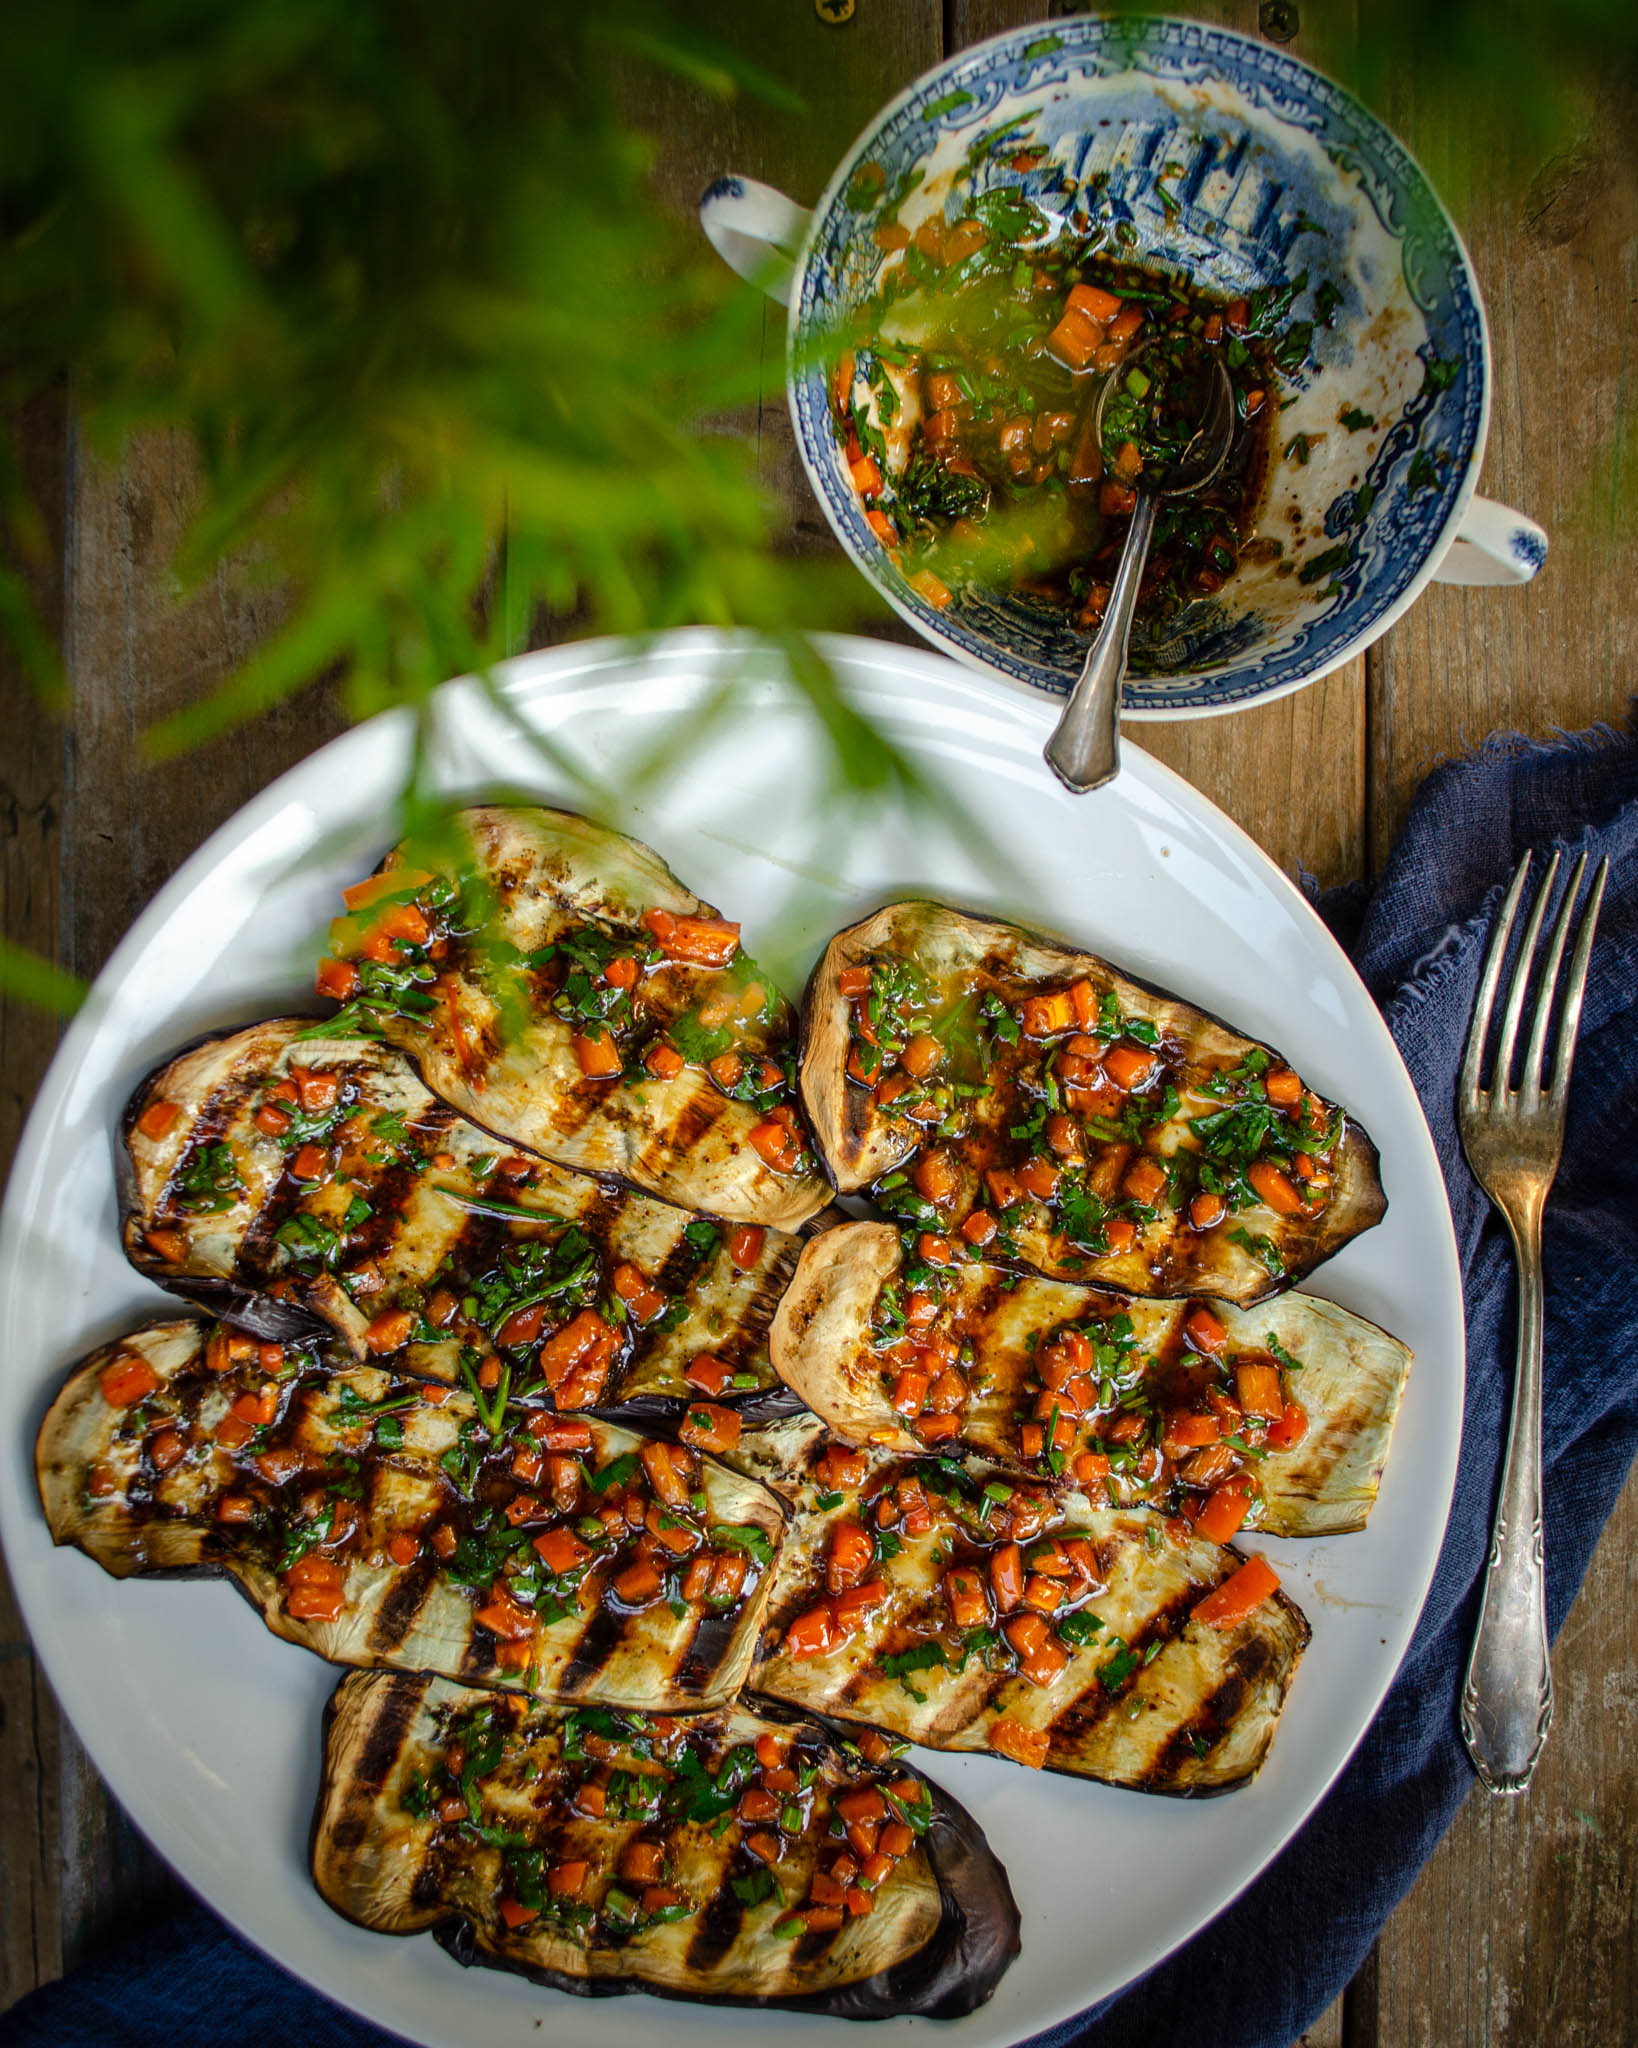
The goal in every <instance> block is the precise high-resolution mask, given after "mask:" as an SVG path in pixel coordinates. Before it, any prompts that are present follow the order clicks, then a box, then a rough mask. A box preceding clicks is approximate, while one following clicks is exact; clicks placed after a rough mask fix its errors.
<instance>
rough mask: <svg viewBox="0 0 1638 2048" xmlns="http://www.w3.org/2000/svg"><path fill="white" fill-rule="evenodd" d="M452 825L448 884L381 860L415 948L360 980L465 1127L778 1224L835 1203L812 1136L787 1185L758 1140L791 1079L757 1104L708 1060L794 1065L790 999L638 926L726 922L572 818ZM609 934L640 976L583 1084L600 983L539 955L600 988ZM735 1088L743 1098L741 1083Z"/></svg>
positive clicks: (398, 1041) (641, 849) (339, 939)
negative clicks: (611, 1047)
mask: <svg viewBox="0 0 1638 2048" xmlns="http://www.w3.org/2000/svg"><path fill="white" fill-rule="evenodd" d="M451 827H452V830H453V832H454V833H455V834H456V835H457V836H458V838H459V841H460V843H461V844H462V846H463V847H464V849H465V858H464V861H463V862H462V863H461V873H460V875H459V876H445V875H443V874H429V873H428V871H427V870H426V869H425V868H422V867H418V866H414V865H412V862H413V861H414V860H415V859H416V858H417V857H418V856H417V854H416V852H415V851H414V850H413V849H410V848H402V847H401V848H398V849H395V850H394V852H393V853H392V854H390V855H389V856H388V858H387V862H386V863H385V869H384V872H382V873H381V882H382V884H383V885H390V883H391V881H392V878H393V876H394V874H395V873H398V874H402V875H403V876H404V877H405V883H404V887H403V889H401V890H400V891H399V892H398V899H399V900H400V901H401V902H412V903H414V904H415V906H416V908H417V909H418V910H420V911H421V914H422V916H423V918H424V921H425V924H426V928H427V929H426V943H424V944H420V945H412V944H410V943H409V942H407V941H405V940H403V939H400V940H399V942H398V945H397V954H398V958H397V961H396V963H395V964H394V965H393V966H392V968H391V969H390V970H389V971H388V972H386V973H377V972H374V971H372V969H371V968H370V967H368V966H363V967H361V968H360V970H359V971H360V973H361V974H362V976H363V988H362V990H361V998H362V1001H361V1000H360V998H359V997H355V998H354V1009H355V1013H356V1014H361V1015H369V1016H370V1017H372V1018H373V1019H374V1021H375V1022H376V1023H377V1024H378V1025H379V1027H380V1029H381V1030H383V1031H384V1032H385V1034H386V1036H387V1037H388V1038H389V1039H390V1040H391V1041H392V1043H393V1044H394V1045H397V1046H399V1047H400V1048H401V1049H402V1050H403V1051H405V1052H407V1053H411V1054H413V1055H414V1057H415V1058H416V1060H417V1061H418V1062H419V1063H420V1066H421V1070H422V1072H423V1073H424V1074H425V1075H426V1077H427V1080H428V1082H429V1083H430V1085H431V1086H432V1088H433V1089H434V1091H435V1092H436V1093H437V1094H438V1095H440V1096H441V1097H442V1098H443V1099H444V1100H445V1101H446V1102H448V1103H450V1104H452V1105H453V1106H454V1107H455V1108H456V1109H457V1110H459V1111H460V1112H461V1114H462V1115H463V1116H468V1117H471V1118H472V1119H473V1121H474V1122H476V1123H480V1124H483V1125H484V1126H485V1127H486V1128H487V1129H489V1130H491V1131H494V1132H496V1133H497V1134H498V1135H499V1136H501V1137H503V1138H506V1139H508V1140H510V1141H511V1142H512V1143H513V1144H516V1145H523V1146H527V1147H528V1148H529V1149H530V1150H531V1151H534V1152H538V1153H540V1154H541V1155H542V1156H543V1157H545V1158H548V1159H552V1160H556V1161H558V1162H559V1163H560V1164H562V1165H564V1166H573V1167H578V1168H580V1169H581V1170H582V1171H585V1172H590V1173H605V1174H614V1175H617V1176H618V1177H619V1178H620V1179H621V1180H623V1181H625V1182H628V1183H629V1184H630V1185H631V1186H633V1187H637V1188H642V1189H644V1190H645V1191H646V1192H648V1193H649V1194H654V1195H659V1196H662V1197H663V1198H664V1199H665V1200H667V1201H671V1202H677V1203H680V1204H682V1205H683V1206H684V1207H687V1208H693V1209H706V1210H709V1211H711V1212H712V1213H713V1214H714V1215H719V1216H726V1217H729V1218H731V1219H733V1220H735V1221H743V1222H750V1223H766V1224H771V1225H774V1226H776V1227H778V1228H780V1229H785V1230H792V1229H795V1228H796V1226H797V1225H798V1224H800V1223H802V1222H804V1221H805V1220H806V1219H807V1218H808V1217H809V1216H811V1215H813V1214H814V1213H815V1212H816V1211H817V1210H819V1209H821V1208H822V1207H823V1206H824V1204H825V1201H826V1199H827V1197H828V1190H827V1188H826V1185H825V1179H824V1175H823V1174H822V1173H821V1172H819V1171H818V1169H817V1167H816V1166H815V1164H814V1162H813V1159H812V1155H811V1153H810V1152H809V1151H808V1150H807V1147H806V1142H805V1139H804V1140H803V1142H802V1144H801V1147H800V1160H799V1163H793V1164H792V1166H791V1168H790V1170H788V1171H787V1170H785V1169H784V1168H783V1167H780V1168H776V1167H775V1166H774V1165H772V1164H770V1163H769V1161H768V1160H767V1159H766V1158H765V1157H764V1156H763V1154H762V1153H761V1152H759V1151H758V1149H757V1147H756V1146H755V1145H754V1144H753V1143H752V1142H751V1133H752V1132H753V1130H755V1129H756V1128H757V1126H758V1125H760V1124H761V1123H763V1122H764V1120H765V1118H766V1116H767V1113H768V1110H769V1108H770V1107H771V1106H773V1104H774V1103H775V1102H782V1103H785V1104H787V1105H788V1106H789V1109H790V1112H791V1114H792V1115H793V1116H794V1115H795V1094H794V1090H793V1089H792V1088H791V1087H790V1083H789V1076H788V1072H787V1074H786V1076H785V1078H783V1079H781V1080H780V1081H779V1082H778V1084H777V1085H776V1086H775V1087H774V1089H773V1090H772V1092H771V1094H770V1095H769V1096H768V1097H767V1099H763V1098H761V1097H759V1098H758V1099H757V1100H756V1101H750V1100H740V1099H736V1098H735V1097H734V1096H732V1095H730V1094H729V1093H727V1092H726V1091H725V1089H724V1088H723V1087H719V1086H718V1085H717V1082H716V1080H715V1079H714V1078H713V1076H712V1075H711V1073H709V1072H708V1071H707V1069H706V1067H705V1065H704V1061H705V1060H706V1059H708V1058H711V1057H715V1056H720V1055H721V1054H724V1053H733V1052H737V1053H738V1054H739V1055H740V1056H741V1058H742V1059H743V1061H744V1062H745V1064H746V1066H747V1067H749V1066H750V1064H751V1062H752V1061H758V1062H760V1061H761V1060H763V1059H767V1060H771V1061H772V1062H773V1063H774V1065H775V1066H778V1067H782V1068H786V1069H788V1067H789V1064H790V1062H791V1059H792V1050H793V1045H794V1039H795V1017H794V1013H793V1012H792V1010H791V1007H790V1005H789V1004H788V1003H787V1002H786V1000H785V999H784V997H783V996H781V995H780V994H779V993H778V991H777V990H776V989H775V988H774V987H773V985H772V983H771V982H770V981H769V980H768V979H767V977H766V976H765V975H764V974H762V973H761V971H760V970H759V969H758V968H757V966H756V964H755V962H754V961H752V960H750V959H749V958H748V957H747V956H746V955H745V954H744V953H743V952H735V953H734V955H733V958H732V959H731V961H730V962H729V963H728V964H727V965H726V966H723V967H718V966H714V965H709V964H701V963H697V962H693V961H689V960H686V959H677V958H662V957H659V948H658V945H657V944H656V943H655V942H654V940H653V936H652V934H651V933H650V931H649V930H648V929H646V928H645V927H644V924H643V919H644V917H645V916H647V915H648V914H650V913H654V912H659V913H663V914H664V915H667V916H669V917H672V918H681V919H710V920H716V919H718V918H719V917H720V913H719V912H718V911H716V910H715V909H714V908H713V907H712V906H711V905H710V904H709V903H706V902H704V901H702V900H701V899H700V898H699V897H697V896H695V895H694V894H693V892H692V891H691V890H689V889H686V888H685V887H684V886H683V884H682V883H681V882H679V881H678V879H677V877H676V876H675V875H673V874H672V872H671V870H670V869H669V868H668V867H667V866H666V865H665V863H664V862H663V861H662V860H661V859H660V857H659V855H658V854H656V853H655V852H653V851H652V849H651V848H649V847H647V846H644V845H643V844H642V843H641V842H640V841H638V840H635V839H631V838H628V837H627V836H626V835H625V834H624V833H620V832H614V831H610V830H608V829H607V828H606V827H604V826H601V825H598V824H595V823H594V822H593V821H592V820H590V819H588V818H583V817H578V816H576V815H575V814H573V813H572V812H567V811H554V810H545V809H539V808H533V807H507V806H502V805H481V806H477V807H474V808H472V809H469V810H465V811H461V812H459V813H457V814H456V816H455V817H454V818H453V819H452V820H451ZM417 891H419V894H417ZM378 900H380V899H378ZM372 915H375V916H377V917H378V916H379V913H372V911H370V910H362V911H360V912H359V913H358V914H357V915H356V916H354V917H353V918H351V919H346V920H342V921H341V922H340V924H339V925H338V927H337V928H336V930H335V932H334V933H333V936H332V946H333V948H334V949H335V950H337V951H338V952H340V953H342V954H348V953H356V952H357V951H358V949H359V948H360V946H361V945H362V944H364V943H365V942H366V941H367V939H368V936H369V931H370V927H371V922H372ZM414 928H415V929H419V927H414ZM610 940H613V941H617V942H618V946H617V948H616V950H623V951H624V952H625V953H626V954H627V955H628V956H630V955H633V954H635V955H636V957H638V959H639V960H640V961H642V962H643V963H644V965H643V968H642V972H641V973H640V976H639V978H638V982H637V986H636V988H635V989H634V990H632V991H631V992H630V1000H629V1002H628V1003H624V1004H614V1005H613V1006H612V1007H613V1012H614V1014H613V1017H612V1018H611V1020H610V1025H609V1027H607V1028H609V1029H610V1030H617V1031H618V1034H619V1036H618V1044H619V1050H620V1053H621V1056H622V1060H623V1067H622V1069H621V1070H619V1071H617V1072H616V1073H615V1074H614V1075H613V1076H611V1077H609V1078H608V1079H596V1078H588V1077H587V1075H586V1074H584V1073H583V1072H582V1066H581V1060H580V1057H579V1055H578V1054H577V1053H576V1050H575V1040H576V1037H577V1036H578V1035H581V1034H582V1033H583V1031H584V1028H585V1018H584V1010H583V1009H581V1008H577V1004H582V1003H595V1001H596V996H595V983H594V981H592V980H588V981H587V982H586V984H585V986H584V987H582V985H581V983H580V982H572V983H571V982H570V980H569V977H570V976H572V975H573V973H574V972H575V970H576V967H577V966H579V965H580V963H579V962H576V961H575V960H574V959H573V958H572V956H570V955H567V954H566V953H565V954H560V955H547V954H546V953H545V949H546V948H548V947H553V946H563V944H564V942H565V941H567V943H568V944H569V945H571V946H579V947H580V948H581V950H582V952H583V953H584V954H585V956H586V958H587V959H588V960H590V961H591V970H590V972H591V973H593V974H595V965H596V962H595V958H594V955H595V954H596V953H597V952H598V951H600V950H607V947H606V945H605V942H606V941H610ZM650 955H653V956H654V957H652V958H650ZM503 961H505V962H513V963H515V965H512V966H506V965H503V964H502V962H503ZM406 984H407V989H406V993H405V994H404V995H402V996H400V995H399V994H398V993H396V991H397V990H398V989H399V988H400V987H401V986H405V985H406ZM429 991H432V993H431V994H430V995H429ZM702 1004H703V1005H705V1006H706V1017H705V1019H704V1020H703V1021H702V1020H701V1017H700V1009H701V1005H702ZM718 1010H721V1011H722V1012H723V1013H724V1014H723V1015H722V1016H721V1017H720V1018H719V1017H718V1016H717V1014H716V1013H717V1011H718ZM594 1028H595V1029H597V1030H602V1029H604V1028H605V1027H604V1026H601V1025H598V1026H595V1027H594ZM661 1038H668V1039H670V1040H671V1041H672V1042H673V1043H675V1044H677V1045H679V1047H680V1049H681V1050H682V1051H683V1053H684V1055H685V1057H686V1058H687V1061H688V1063H687V1064H686V1065H685V1066H684V1067H683V1069H682V1070H681V1071H680V1072H678V1073H676V1074H674V1075H673V1076H672V1077H671V1078H669V1079H667V1078H662V1077H661V1076H659V1075H657V1074H656V1073H655V1072H654V1071H653V1070H652V1069H651V1068H649V1067H647V1066H646V1065H645V1063H644V1062H645V1057H646V1053H645V1049H646V1048H647V1047H648V1046H649V1045H650V1044H651V1043H652V1042H654V1041H656V1040H658V1039H661ZM731 1085H734V1086H736V1087H741V1092H742V1093H743V1092H744V1086H743V1085H742V1084H741V1082H740V1081H739V1080H738V1079H737V1078H736V1080H735V1082H734V1083H732V1084H731Z"/></svg>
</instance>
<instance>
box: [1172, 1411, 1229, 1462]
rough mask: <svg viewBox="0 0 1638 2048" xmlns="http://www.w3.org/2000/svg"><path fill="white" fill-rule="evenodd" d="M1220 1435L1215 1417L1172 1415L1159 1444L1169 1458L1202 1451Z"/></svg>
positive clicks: (1220, 1431)
mask: <svg viewBox="0 0 1638 2048" xmlns="http://www.w3.org/2000/svg"><path fill="white" fill-rule="evenodd" d="M1222 1434H1223V1432H1222V1430H1221V1428H1220V1427H1219V1425H1218V1421H1217V1417H1216V1416H1215V1415H1172V1416H1170V1417H1168V1418H1167V1422H1166V1429H1165V1434H1164V1435H1163V1437H1162V1438H1161V1443H1162V1446H1163V1448H1164V1449H1165V1452H1166V1455H1167V1457H1169V1458H1170V1457H1175V1456H1176V1455H1177V1453H1178V1452H1179V1451H1198V1450H1203V1449H1204V1448H1205V1446H1206V1445H1207V1444H1214V1443H1216V1442H1217V1440H1218V1438H1219V1437H1220V1436H1221V1435H1222Z"/></svg>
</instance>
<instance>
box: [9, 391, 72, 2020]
mask: <svg viewBox="0 0 1638 2048" xmlns="http://www.w3.org/2000/svg"><path fill="white" fill-rule="evenodd" d="M18 432H19V439H20V443H21V448H22V454H23V469H24V475H25V477H26V480H27V483H28V486H29V489H30V491H31V493H32V494H33V496H34V499H35V501H36V503H37V504H38V505H39V507H40V509H41V512H42V514H43V532H42V534H41V537H40V543H41V544H40V551H39V554H38V557H37V559H36V560H35V561H34V562H33V563H32V564H30V565H28V567H29V569H30V576H29V581H30V583H31V585H32V588H33V594H34V600H35V604H36V606H37V608H38V610H39V613H40V616H41V618H42V620H43V621H44V622H45V623H46V624H47V626H48V628H49V629H50V630H51V631H52V632H53V633H55V632H57V631H59V630H60V629H61V623H62V601H63V592H62V538H63V453H64V446H65V437H66V433H67V409H66V406H65V404H64V402H63V400H62V398H61V397H60V396H56V397H53V398H51V399H49V400H46V401H43V402H41V403H38V404H36V405H35V406H33V407H32V408H31V409H30V410H29V412H28V413H27V414H26V415H24V416H23V417H22V418H21V420H20V421H19V422H18ZM0 731H3V732H5V734H6V735H7V741H6V746H5V750H4V753H3V755H0V931H3V932H4V933H5V935H6V937H7V938H9V939H11V940H13V941H14V942H15V943H17V944H18V945H24V946H28V947H30V948H32V950H33V951H35V952H36V953H42V954H44V955H46V956H47V957H48V958H50V957H52V956H54V955H55V953H56V950H57V917H58V905H57V867H58V845H59V835H60V831H61V820H62V774H63V736H62V729H61V727H60V726H59V725H58V724H57V723H56V722H55V721H54V720H52V719H50V718H47V717H46V716H45V715H44V714H43V713H42V711H41V708H40V705H39V703H38V701H37V699H36V698H35V696H34V693H33V691H32V690H31V688H30V686H29V684H28V683H27V682H26V681H25V680H24V678H23V676H22V674H21V673H20V671H19V668H18V665H17V662H16V661H15V659H14V657H13V656H12V655H11V653H10V651H9V649H7V648H5V647H4V646H0ZM56 1042H57V1027H56V1023H55V1020H54V1019H53V1018H51V1017H50V1016H48V1015H47V1014H46V1013H44V1012H43V1011H40V1010H37V1009H34V1008H31V1007H30V1006H29V1005H27V1004H24V1003H19V1002H7V1001H5V1000H3V999H0V1180H3V1179H4V1177H5V1175H6V1173H7V1172H8V1171H9V1170H10V1166H11V1159H12V1154H13V1153H14V1152H15V1150H16V1148H17V1140H18V1137H19V1135H20V1133H21V1131H22V1126H23V1119H24V1117H25V1115H26V1114H27V1111H28V1105H29V1102H30V1101H31V1100H32V1098H33V1095H34V1091H35V1089H36V1088H37V1087H38V1085H39V1081H40V1076H41V1075H42V1074H43V1073H44V1072H45V1068H46V1063H47V1061H48V1060H49V1059H50V1057H51V1053H52V1049H53V1048H54V1046H55V1045H56ZM59 1768H60V1764H59V1723H58V1718H57V1712H56V1708H55V1706H54V1704H53V1702H52V1699H51V1696H50V1693H49V1692H48V1691H47V1689H46V1687H45V1684H44V1682H43V1680H42V1679H41V1677H40V1673H39V1669H38V1667H37V1665H36V1664H35V1661H34V1657H33V1655H32V1653H31V1652H30V1650H29V1646H28V1640H27V1637H26V1636H25V1634H24V1632H23V1624H22V1620H21V1617H20V1616H19V1614H18V1612H17V1607H16V1603H15V1601H14V1600H13V1598H12V1592H11V1585H10V1582H9V1581H8V1579H7V1578H6V1576H5V1571H4V1567H3V1566H0V1898H4V1899H5V1901H6V1910H5V1911H4V1913H0V2008H4V2007H5V2006H7V2005H10V2004H11V2003H12V2001H13V2000H14V1999H16V1998H20V1997H21V1996H22V1994H23V1993H24V1992H25V1991H26V1990H28V1989H29V1987H30V1986H31V1985H33V1984H35V1983H37V1982H38V1981H40V1979H42V1978H46V1977H54V1976H56V1975H57V1973H58V1972H59V1971H60V1969H61V1968H62V1940H61V1933H60V1914H59V1902H58V1885H57V1830H58V1783H59Z"/></svg>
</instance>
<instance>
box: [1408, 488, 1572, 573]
mask: <svg viewBox="0 0 1638 2048" xmlns="http://www.w3.org/2000/svg"><path fill="white" fill-rule="evenodd" d="M1546 559H1547V535H1546V533H1545V532H1544V531H1543V529H1542V528H1541V527H1539V526H1538V525H1537V524H1536V522H1535V521H1534V520H1533V519H1526V518H1525V516H1524V514H1523V513H1522V512H1515V511H1514V510H1513V509H1512V507H1511V506H1508V505H1498V504H1497V503H1496V501H1495V499H1494V498H1474V499H1473V500H1472V501H1471V502H1470V503H1469V505H1468V508H1467V510H1466V512H1464V513H1463V515H1462V523H1461V525H1460V526H1459V527H1458V528H1457V529H1456V538H1455V539H1454V540H1453V541H1452V542H1451V544H1450V547H1449V549H1448V550H1447V552H1446V554H1445V557H1444V559H1443V560H1442V561H1441V562H1440V564H1439V566H1438V568H1437V569H1435V570H1434V572H1433V580H1434V582H1435V583H1528V582H1529V581H1530V579H1531V577H1532V576H1534V575H1535V573H1536V571H1537V570H1538V569H1539V568H1540V567H1541V565H1542V563H1543V562H1545V561H1546Z"/></svg>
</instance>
